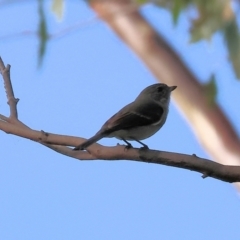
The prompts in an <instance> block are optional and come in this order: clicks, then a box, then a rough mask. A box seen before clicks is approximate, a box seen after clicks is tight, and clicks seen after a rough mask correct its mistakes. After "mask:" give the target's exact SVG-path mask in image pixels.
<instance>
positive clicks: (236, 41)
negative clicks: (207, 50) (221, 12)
mask: <svg viewBox="0 0 240 240" xmlns="http://www.w3.org/2000/svg"><path fill="white" fill-rule="evenodd" d="M223 32H224V38H225V41H226V44H227V48H228V52H229V57H230V60H231V62H232V65H233V69H234V71H235V74H236V76H237V78H238V79H240V33H239V30H238V26H237V23H236V20H235V19H233V20H232V21H231V22H230V23H229V24H227V25H226V27H225V29H224V31H223Z"/></svg>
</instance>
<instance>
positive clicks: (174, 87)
mask: <svg viewBox="0 0 240 240" xmlns="http://www.w3.org/2000/svg"><path fill="white" fill-rule="evenodd" d="M176 88H177V86H172V87H169V89H170V91H171V92H172V91H173V90H174V89H176Z"/></svg>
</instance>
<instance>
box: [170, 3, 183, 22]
mask: <svg viewBox="0 0 240 240" xmlns="http://www.w3.org/2000/svg"><path fill="white" fill-rule="evenodd" d="M182 7H183V4H182V1H181V0H175V1H174V2H173V8H172V17H173V22H174V24H175V25H176V24H177V21H178V18H179V15H180V13H181V10H182Z"/></svg>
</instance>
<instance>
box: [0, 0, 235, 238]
mask: <svg viewBox="0 0 240 240" xmlns="http://www.w3.org/2000/svg"><path fill="white" fill-rule="evenodd" d="M45 7H46V12H48V14H47V20H48V23H49V31H50V32H51V33H53V34H54V33H56V32H58V31H62V30H63V29H65V28H66V27H69V26H72V25H74V24H75V23H76V22H80V23H82V25H81V27H79V29H78V30H77V31H74V32H71V33H69V34H67V35H66V36H64V37H61V38H56V39H53V40H52V41H50V42H49V44H48V48H47V53H46V55H45V58H44V61H43V65H42V67H41V68H40V69H38V68H37V57H38V56H37V47H38V39H37V37H36V36H35V35H34V34H26V33H25V34H23V32H24V31H32V32H34V31H36V30H37V24H38V15H37V5H36V3H34V2H33V1H32V2H31V3H30V1H26V2H25V3H24V2H22V3H21V4H10V5H5V6H2V7H1V8H0V29H1V31H0V55H1V57H2V59H3V60H4V62H5V64H7V63H9V64H11V66H12V68H11V76H12V84H13V86H14V92H15V96H16V97H18V98H20V102H19V104H18V111H19V118H20V120H21V121H23V122H24V123H25V124H27V125H28V126H29V127H31V128H33V129H36V130H44V131H49V132H54V133H58V134H66V135H74V136H81V137H86V138H88V137H91V136H92V135H93V134H94V133H95V132H96V131H98V130H99V128H100V127H101V126H102V124H103V123H104V122H105V121H106V120H107V119H108V118H109V117H110V116H112V115H113V114H114V113H115V112H116V111H118V110H119V109H120V108H121V107H123V106H124V105H126V104H127V103H129V102H130V101H132V100H133V99H134V98H135V97H136V96H137V95H138V94H139V92H140V91H141V90H142V89H143V88H145V87H146V86H148V85H151V84H153V83H155V82H156V80H155V79H154V77H153V76H152V74H151V73H150V72H149V71H148V69H146V68H145V66H144V64H143V63H142V62H141V61H140V60H139V59H138V58H137V57H136V56H135V55H134V53H133V52H132V51H131V50H130V49H128V47H127V46H125V45H124V43H122V42H121V41H120V40H119V39H118V37H117V36H116V35H115V34H114V33H113V32H112V31H111V30H110V29H109V28H108V27H107V26H106V25H105V24H104V23H102V22H101V21H100V20H94V21H92V19H93V18H94V16H95V14H94V12H92V11H91V9H89V8H88V6H87V5H85V4H84V3H82V2H81V1H71V3H68V4H67V6H66V12H65V15H64V20H63V22H61V23H58V22H56V21H55V17H54V16H53V15H52V14H51V13H50V12H49V9H50V3H48V4H46V6H45ZM142 12H143V14H144V15H145V16H146V18H147V19H148V20H149V21H150V22H151V23H152V24H153V26H154V27H155V28H156V29H157V31H159V32H160V33H161V34H162V35H163V36H164V37H165V38H166V39H167V40H169V41H170V43H171V45H172V46H173V47H174V49H175V50H176V51H177V52H178V53H179V54H180V55H181V57H182V58H183V59H184V61H185V62H186V63H187V64H188V66H189V67H190V68H191V69H192V71H193V72H194V73H195V74H196V75H197V76H198V78H199V79H200V81H202V82H204V81H207V79H209V77H210V75H211V74H212V73H215V74H216V78H217V84H218V88H219V92H218V97H217V99H218V102H219V104H220V105H221V107H222V108H223V110H224V111H225V113H226V114H227V116H228V117H229V119H230V120H231V122H232V124H233V125H234V126H235V128H236V131H238V132H239V133H240V124H239V109H238V107H237V102H239V100H240V97H239V82H238V81H237V80H236V79H235V76H234V74H233V72H232V69H231V66H230V65H229V63H228V58H227V54H226V50H225V47H224V45H223V42H222V38H221V36H220V35H218V34H216V35H215V36H214V37H213V39H212V40H211V42H205V41H201V42H200V43H198V44H194V45H190V44H189V35H188V28H189V22H188V20H189V16H181V17H180V21H179V24H178V26H177V27H176V26H174V25H173V23H172V19H171V16H170V14H169V13H168V12H167V11H165V10H161V9H159V8H155V7H154V6H152V5H148V6H145V7H144V8H143V10H142ZM19 33H20V34H19ZM11 34H13V35H12V36H11V37H6V36H10V35H11ZM0 91H1V92H2V94H0V113H1V114H5V115H8V113H9V109H8V106H7V104H6V97H5V92H4V88H3V86H1V88H0ZM176 91H177V90H176ZM0 139H1V149H2V151H1V159H0V193H1V194H0V206H1V207H0V239H5V240H8V239H24V240H26V239H194V240H195V239H196V240H197V239H207V240H208V239H220V240H221V239H224V240H225V239H239V238H240V232H239V222H240V199H239V196H238V194H237V192H236V191H235V189H234V187H233V186H232V185H230V184H227V183H224V182H220V181H218V180H215V179H211V178H207V179H204V180H203V179H202V178H201V175H200V174H198V173H195V172H191V171H187V170H183V169H177V168H171V167H166V166H161V165H154V164H145V163H137V162H130V161H113V162H111V161H77V160H75V159H72V158H68V157H66V156H62V155H60V154H57V153H55V152H53V151H51V150H50V149H48V148H45V147H43V146H41V145H40V144H37V143H35V142H31V141H29V140H26V139H22V138H19V137H16V136H12V135H7V134H5V133H3V132H0ZM144 142H145V143H146V144H147V145H148V146H149V147H150V148H152V149H159V150H165V151H172V152H180V153H186V154H193V153H195V154H197V155H198V156H201V157H206V158H208V156H207V154H206V153H205V152H204V150H203V149H202V148H201V146H200V145H199V143H198V142H197V140H196V138H195V136H194V134H193V133H192V131H191V129H190V128H189V126H188V124H187V122H186V121H185V119H184V117H183V116H182V115H181V113H179V111H178V110H177V108H176V106H175V105H174V103H171V106H170V113H169V116H168V121H167V123H166V124H165V126H164V127H163V128H162V129H161V131H159V132H158V133H157V134H155V135H154V136H153V137H151V138H149V139H147V140H145V141H144ZM100 143H102V144H104V145H111V146H114V145H116V144H117V143H120V141H119V140H116V139H103V140H101V141H100ZM135 146H138V144H137V143H136V144H135Z"/></svg>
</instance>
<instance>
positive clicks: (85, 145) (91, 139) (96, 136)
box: [73, 133, 104, 151]
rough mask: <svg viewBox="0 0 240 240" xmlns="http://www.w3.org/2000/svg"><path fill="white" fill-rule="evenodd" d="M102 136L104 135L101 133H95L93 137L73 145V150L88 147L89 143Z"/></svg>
mask: <svg viewBox="0 0 240 240" xmlns="http://www.w3.org/2000/svg"><path fill="white" fill-rule="evenodd" d="M103 137H104V135H103V134H102V133H97V134H96V135H94V136H93V137H91V138H89V139H88V140H87V141H85V142H83V143H82V144H80V145H78V146H77V147H75V148H74V149H73V150H75V151H76V150H84V149H86V148H87V147H89V146H90V145H92V144H93V143H95V142H97V141H98V140H100V139H101V138H103Z"/></svg>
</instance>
